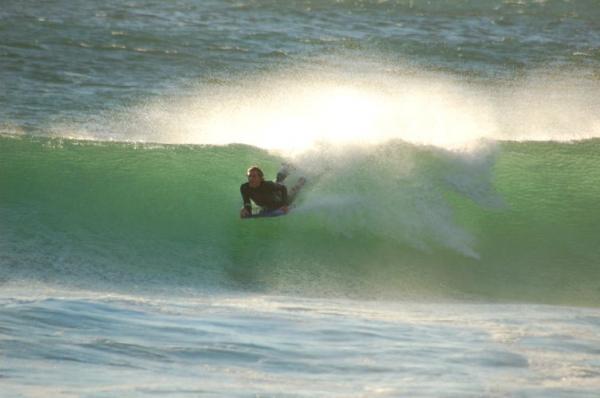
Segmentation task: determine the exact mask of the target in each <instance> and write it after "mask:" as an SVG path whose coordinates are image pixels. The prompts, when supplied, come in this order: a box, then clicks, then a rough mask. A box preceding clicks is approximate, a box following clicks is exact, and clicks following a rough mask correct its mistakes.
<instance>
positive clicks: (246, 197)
mask: <svg viewBox="0 0 600 398" xmlns="http://www.w3.org/2000/svg"><path fill="white" fill-rule="evenodd" d="M248 189H249V187H248V184H242V185H241V186H240V193H241V194H242V201H243V202H244V207H243V208H242V212H241V213H240V214H241V215H242V217H244V216H249V215H251V214H252V203H250V192H248Z"/></svg>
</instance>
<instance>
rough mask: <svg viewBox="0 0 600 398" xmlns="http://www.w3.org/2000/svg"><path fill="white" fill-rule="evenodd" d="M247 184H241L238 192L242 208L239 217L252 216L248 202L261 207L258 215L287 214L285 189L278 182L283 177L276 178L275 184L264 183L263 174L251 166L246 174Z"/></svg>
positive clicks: (271, 182) (250, 205) (270, 182)
mask: <svg viewBox="0 0 600 398" xmlns="http://www.w3.org/2000/svg"><path fill="white" fill-rule="evenodd" d="M246 175H247V176H248V182H246V183H244V184H242V186H241V187H240V192H241V194H242V200H243V201H244V207H242V209H241V210H240V217H242V218H246V217H251V216H252V204H251V203H250V200H252V201H253V202H254V203H256V204H257V205H258V206H260V207H262V209H261V211H260V213H261V214H263V215H281V214H285V213H287V212H288V194H287V188H286V187H285V185H283V184H279V182H281V181H283V179H284V178H285V176H282V177H283V178H281V176H279V175H278V176H277V182H273V181H265V179H264V174H263V172H262V170H261V169H260V168H258V167H257V166H252V167H250V168H249V169H248V171H247V172H246Z"/></svg>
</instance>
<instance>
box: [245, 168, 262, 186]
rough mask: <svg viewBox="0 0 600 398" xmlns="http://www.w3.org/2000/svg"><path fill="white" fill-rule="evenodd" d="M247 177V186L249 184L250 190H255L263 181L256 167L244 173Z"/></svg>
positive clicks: (260, 172) (260, 171) (259, 170)
mask: <svg viewBox="0 0 600 398" xmlns="http://www.w3.org/2000/svg"><path fill="white" fill-rule="evenodd" d="M246 175H247V176H248V184H250V187H251V188H257V187H259V186H260V183H261V182H263V180H264V174H263V172H262V170H261V169H260V168H259V167H257V166H252V167H250V168H249V169H248V171H247V172H246Z"/></svg>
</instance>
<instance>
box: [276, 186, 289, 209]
mask: <svg viewBox="0 0 600 398" xmlns="http://www.w3.org/2000/svg"><path fill="white" fill-rule="evenodd" d="M276 185H278V186H279V187H280V188H279V190H280V192H281V201H282V202H283V204H284V206H287V205H288V204H289V203H288V195H287V188H286V187H285V185H283V184H276Z"/></svg>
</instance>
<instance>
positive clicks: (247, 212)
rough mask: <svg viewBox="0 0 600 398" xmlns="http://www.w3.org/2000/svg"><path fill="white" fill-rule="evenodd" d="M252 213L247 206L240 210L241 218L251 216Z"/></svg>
mask: <svg viewBox="0 0 600 398" xmlns="http://www.w3.org/2000/svg"><path fill="white" fill-rule="evenodd" d="M251 215H252V214H251V213H250V212H249V211H248V209H246V208H245V207H242V210H240V218H246V217H250V216H251Z"/></svg>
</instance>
